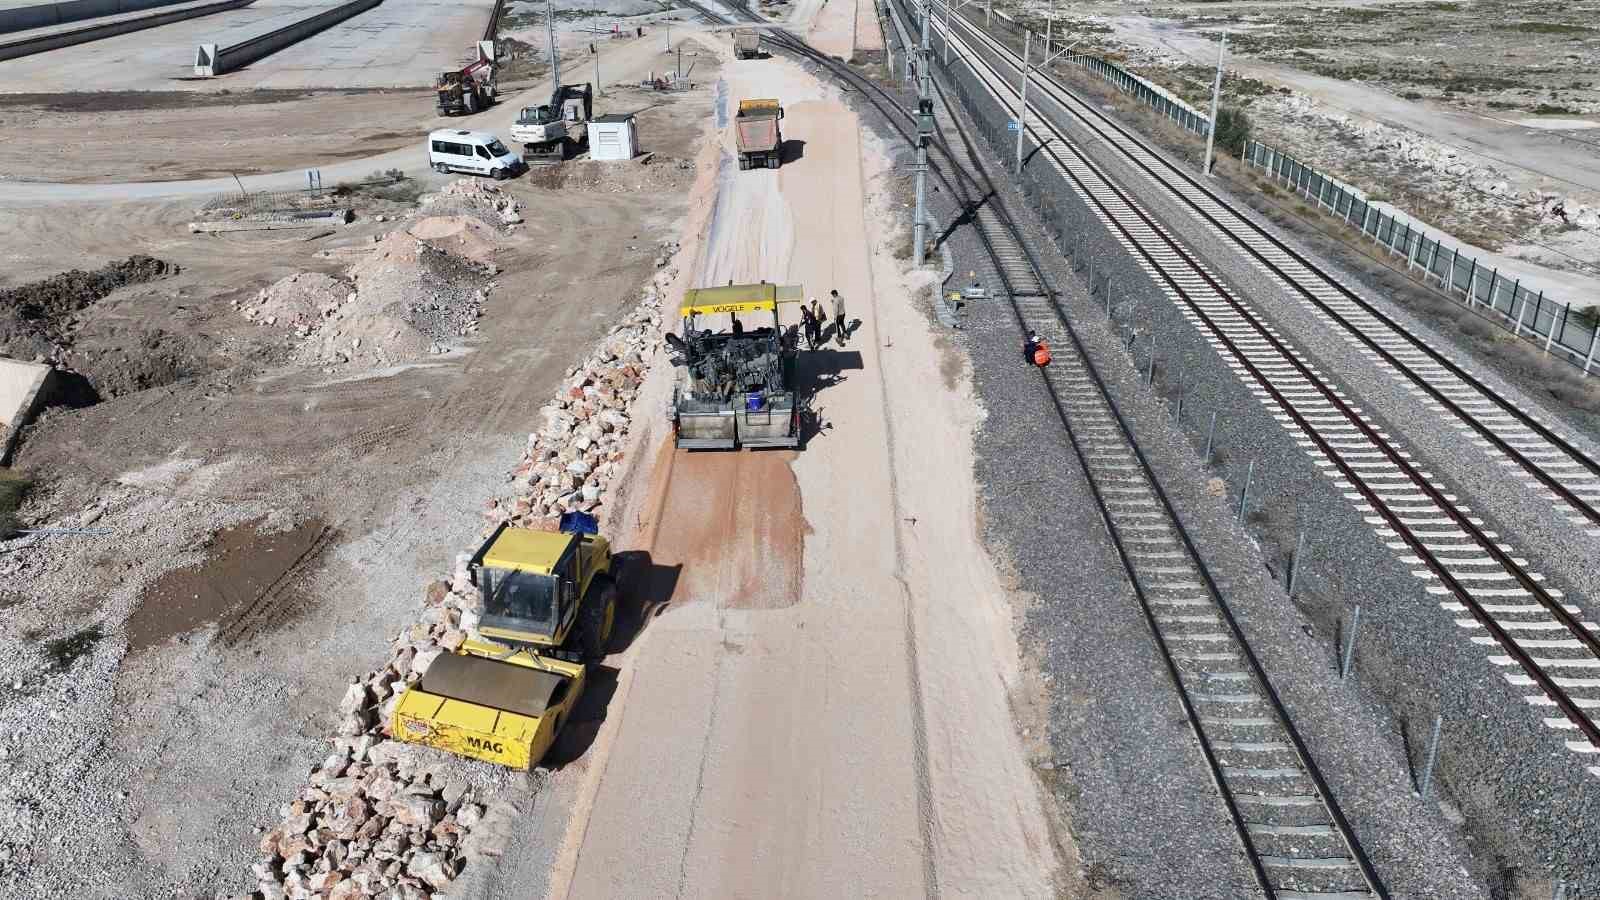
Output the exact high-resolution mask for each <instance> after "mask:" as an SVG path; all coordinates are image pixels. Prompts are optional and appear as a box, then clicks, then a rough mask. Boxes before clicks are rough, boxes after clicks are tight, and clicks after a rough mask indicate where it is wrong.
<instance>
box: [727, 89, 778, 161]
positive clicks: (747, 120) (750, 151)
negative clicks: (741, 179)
mask: <svg viewBox="0 0 1600 900" xmlns="http://www.w3.org/2000/svg"><path fill="white" fill-rule="evenodd" d="M782 118H783V105H782V104H780V103H779V102H778V101H776V100H740V101H739V112H738V113H737V114H736V115H735V116H734V117H733V129H734V139H735V144H736V145H737V146H738V148H739V168H741V169H760V168H768V169H776V168H777V167H778V165H779V164H780V163H781V162H782V159H781V157H782V155H783V153H782V150H783V129H782V128H779V127H778V120H780V119H782Z"/></svg>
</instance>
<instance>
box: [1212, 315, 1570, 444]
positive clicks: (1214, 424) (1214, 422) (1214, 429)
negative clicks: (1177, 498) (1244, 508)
mask: <svg viewBox="0 0 1600 900" xmlns="http://www.w3.org/2000/svg"><path fill="white" fill-rule="evenodd" d="M1589 354H1590V355H1591V356H1593V355H1594V346H1593V344H1591V345H1590V347H1589ZM1585 371H1587V370H1585ZM1216 435H1217V414H1216V412H1215V411H1214V410H1213V411H1212V413H1211V426H1210V427H1209V428H1207V429H1206V457H1205V459H1204V460H1202V461H1201V462H1202V463H1203V464H1204V465H1208V466H1209V465H1211V439H1212V438H1214V437H1216Z"/></svg>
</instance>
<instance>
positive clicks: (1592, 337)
mask: <svg viewBox="0 0 1600 900" xmlns="http://www.w3.org/2000/svg"><path fill="white" fill-rule="evenodd" d="M1597 340H1600V328H1595V329H1594V330H1592V331H1590V332H1589V355H1588V356H1586V357H1584V358H1583V374H1584V375H1588V374H1589V366H1591V365H1593V364H1594V345H1595V341H1597Z"/></svg>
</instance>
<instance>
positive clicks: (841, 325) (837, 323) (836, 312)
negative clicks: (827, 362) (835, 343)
mask: <svg viewBox="0 0 1600 900" xmlns="http://www.w3.org/2000/svg"><path fill="white" fill-rule="evenodd" d="M828 293H830V294H832V295H833V334H834V337H837V338H838V339H839V346H841V347H843V346H844V339H845V338H846V337H849V336H850V326H849V325H848V324H847V323H846V322H845V320H844V298H843V297H841V296H839V292H838V291H829V292H828Z"/></svg>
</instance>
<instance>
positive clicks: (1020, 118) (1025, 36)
mask: <svg viewBox="0 0 1600 900" xmlns="http://www.w3.org/2000/svg"><path fill="white" fill-rule="evenodd" d="M1032 39H1033V32H1031V31H1024V32H1023V33H1022V90H1020V91H1018V92H1017V93H1018V94H1020V95H1021V102H1019V103H1018V104H1017V177H1018V178H1021V177H1022V135H1023V134H1024V133H1025V132H1026V131H1027V127H1028V126H1027V121H1028V69H1029V65H1028V56H1029V52H1028V45H1029V44H1030V43H1031V41H1032ZM1079 43H1080V42H1079V41H1073V42H1072V43H1070V44H1068V45H1067V46H1065V47H1063V48H1061V52H1060V53H1057V54H1056V55H1054V56H1051V55H1050V52H1049V51H1048V50H1046V51H1045V55H1044V58H1043V59H1041V60H1039V65H1038V66H1034V67H1033V68H1039V67H1042V66H1048V65H1050V64H1051V63H1053V62H1055V61H1056V60H1058V59H1060V58H1061V57H1063V56H1066V55H1067V54H1068V53H1071V52H1072V48H1073V47H1076V46H1078V44H1079Z"/></svg>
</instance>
